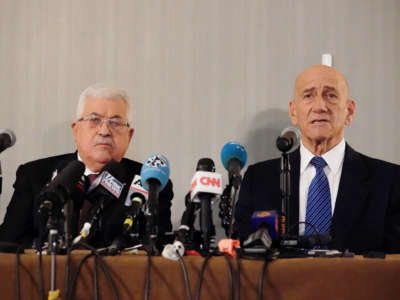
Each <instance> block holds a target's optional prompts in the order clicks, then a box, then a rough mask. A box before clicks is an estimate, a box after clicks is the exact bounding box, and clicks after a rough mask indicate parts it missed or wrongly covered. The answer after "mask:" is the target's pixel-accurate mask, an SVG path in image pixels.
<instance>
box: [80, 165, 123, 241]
mask: <svg viewBox="0 0 400 300" xmlns="http://www.w3.org/2000/svg"><path fill="white" fill-rule="evenodd" d="M125 178H126V176H125V167H124V166H123V165H122V164H120V163H118V162H115V161H110V162H109V163H107V164H106V165H105V167H104V168H103V170H102V172H101V173H100V175H99V176H98V177H97V178H96V180H95V181H93V183H92V184H91V186H90V187H89V189H88V193H87V199H88V200H89V201H90V202H91V203H92V204H93V205H92V207H91V208H90V210H89V213H88V214H87V216H86V218H85V220H86V222H85V223H84V225H83V228H81V233H80V235H79V236H77V237H76V238H75V239H74V241H73V244H76V243H78V242H79V241H80V240H81V239H82V238H86V239H87V238H89V235H93V229H92V228H93V227H94V231H97V230H101V227H102V224H101V215H102V211H103V209H104V208H105V207H107V206H108V204H110V203H112V202H113V201H117V200H118V199H119V196H120V195H121V193H122V190H123V188H124V183H123V182H124V181H125Z"/></svg>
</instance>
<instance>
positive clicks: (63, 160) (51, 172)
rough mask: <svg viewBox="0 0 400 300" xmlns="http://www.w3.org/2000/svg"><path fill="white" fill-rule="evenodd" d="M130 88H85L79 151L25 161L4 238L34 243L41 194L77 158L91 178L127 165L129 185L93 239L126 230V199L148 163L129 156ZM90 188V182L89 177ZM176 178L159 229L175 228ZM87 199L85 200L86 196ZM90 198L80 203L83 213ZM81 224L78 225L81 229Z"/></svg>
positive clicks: (164, 198)
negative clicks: (109, 166)
mask: <svg viewBox="0 0 400 300" xmlns="http://www.w3.org/2000/svg"><path fill="white" fill-rule="evenodd" d="M128 99H129V98H128V95H127V94H126V92H125V91H123V90H121V89H118V88H113V87H109V86H106V85H93V86H90V87H88V88H87V89H86V90H84V91H83V92H82V94H81V96H80V98H79V102H78V106H77V112H76V121H75V122H73V123H72V125H71V127H72V132H73V136H74V140H75V143H76V147H77V152H75V153H69V154H64V155H58V156H53V157H48V158H44V159H40V160H36V161H33V162H29V163H26V164H24V165H22V166H20V167H19V168H18V170H17V177H16V181H15V184H14V188H15V191H14V194H13V196H12V199H11V201H10V204H9V206H8V208H7V213H6V216H5V219H4V223H3V224H2V225H1V226H0V240H1V241H7V242H13V243H18V244H20V245H23V247H25V248H30V247H32V244H33V242H34V241H35V239H37V238H38V236H39V233H40V227H41V225H40V218H39V214H38V209H39V206H40V202H41V200H40V197H39V194H40V192H41V191H42V190H43V187H45V186H46V184H48V183H49V182H50V181H51V180H52V179H53V178H54V177H55V175H56V173H57V172H60V170H62V168H63V167H65V166H66V165H67V164H68V163H69V162H71V161H73V160H80V161H82V162H83V163H84V165H85V167H86V169H85V173H84V175H85V176H87V178H91V177H93V176H95V175H96V174H100V173H101V171H102V170H103V168H104V166H106V165H107V164H108V163H109V162H110V161H116V162H119V163H120V164H121V165H122V166H123V168H124V169H125V173H126V178H124V183H125V186H124V188H123V190H122V193H121V195H120V197H119V199H118V201H112V203H109V204H108V205H107V206H105V207H104V211H103V215H102V220H101V222H102V227H101V232H98V233H97V234H96V236H95V237H94V239H92V240H90V244H91V245H93V246H95V247H104V246H108V245H110V244H111V243H112V241H113V240H114V239H115V237H116V236H117V235H118V234H119V233H120V232H121V229H122V223H123V220H124V215H125V210H126V208H125V207H124V201H125V198H126V195H127V193H128V190H129V186H130V183H131V182H132V179H133V178H134V176H135V175H140V171H141V166H142V164H141V163H139V162H136V161H133V160H130V159H127V158H124V155H125V153H126V151H127V149H128V146H129V144H130V141H131V139H132V136H133V133H134V129H133V127H132V111H131V106H130V103H129V100H128ZM86 181H87V182H86V188H88V186H89V185H90V183H88V181H89V180H86ZM172 197H173V192H172V183H171V181H169V182H168V184H167V186H166V187H165V189H164V190H163V191H162V192H161V193H160V204H159V220H158V227H159V232H160V233H161V234H163V233H164V232H168V231H171V230H172V224H171V220H170V219H171V211H170V207H171V200H172ZM81 202H82V201H81ZM85 202H88V201H87V199H85V201H83V204H82V203H80V204H79V205H80V206H81V211H80V212H78V214H80V215H81V216H80V217H82V214H85V213H87V211H86V212H83V210H84V207H85V205H86V204H87V205H88V206H90V205H91V204H90V203H89V204H88V203H85ZM139 223H140V226H139V228H140V231H141V233H143V232H144V227H145V226H144V224H143V223H144V217H143V216H142V215H141V216H140V217H139ZM78 230H79V228H77V229H76V232H78Z"/></svg>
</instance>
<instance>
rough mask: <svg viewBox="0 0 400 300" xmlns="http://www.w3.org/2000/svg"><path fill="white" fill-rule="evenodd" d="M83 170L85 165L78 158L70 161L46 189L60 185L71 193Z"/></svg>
mask: <svg viewBox="0 0 400 300" xmlns="http://www.w3.org/2000/svg"><path fill="white" fill-rule="evenodd" d="M84 172H85V165H84V164H83V163H82V162H80V161H79V160H74V161H71V162H70V163H69V164H68V165H67V166H66V167H65V168H64V169H62V170H61V171H60V173H58V175H57V176H56V177H55V178H54V179H53V181H51V182H50V184H49V186H48V189H47V190H52V189H57V188H58V187H59V186H62V187H63V188H64V189H66V190H67V192H68V193H71V192H73V191H74V189H76V184H77V183H78V181H79V180H80V179H81V177H82V175H83V173H84Z"/></svg>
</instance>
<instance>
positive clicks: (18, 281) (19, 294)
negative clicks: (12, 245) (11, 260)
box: [15, 251, 21, 300]
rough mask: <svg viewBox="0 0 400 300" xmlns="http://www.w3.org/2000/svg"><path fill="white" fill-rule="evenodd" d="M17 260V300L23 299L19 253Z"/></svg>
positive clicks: (16, 254) (16, 256) (16, 255)
mask: <svg viewBox="0 0 400 300" xmlns="http://www.w3.org/2000/svg"><path fill="white" fill-rule="evenodd" d="M15 259H16V267H17V269H16V270H15V284H16V288H17V300H20V299H21V284H20V278H19V265H20V264H21V261H20V257H19V253H18V251H17V253H15Z"/></svg>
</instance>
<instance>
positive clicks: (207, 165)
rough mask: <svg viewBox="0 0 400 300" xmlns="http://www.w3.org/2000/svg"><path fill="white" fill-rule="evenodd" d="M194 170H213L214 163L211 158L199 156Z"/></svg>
mask: <svg viewBox="0 0 400 300" xmlns="http://www.w3.org/2000/svg"><path fill="white" fill-rule="evenodd" d="M196 171H205V172H215V164H214V161H213V160H212V159H211V158H200V159H199V161H198V163H197V167H196Z"/></svg>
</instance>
